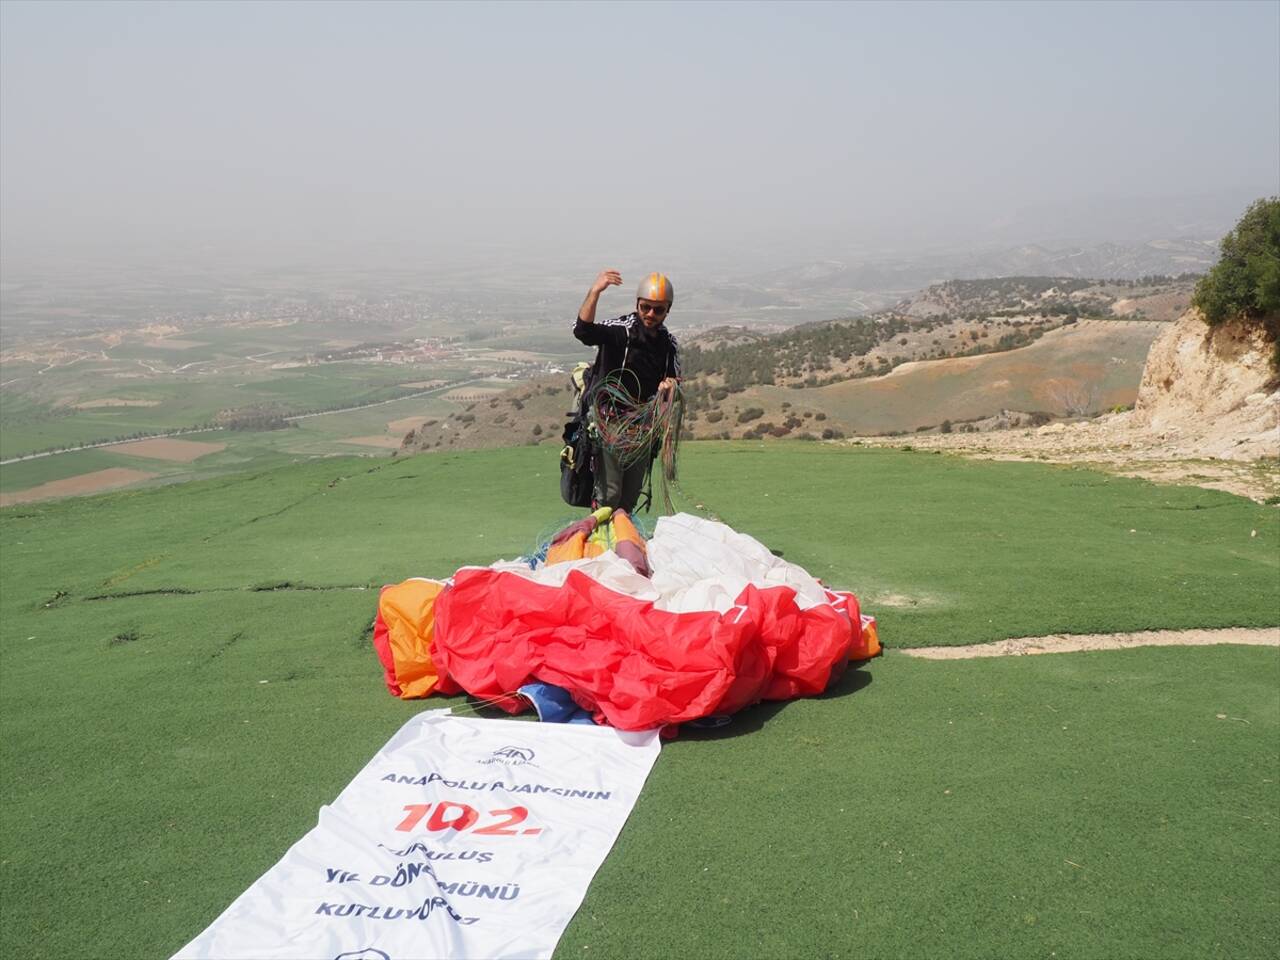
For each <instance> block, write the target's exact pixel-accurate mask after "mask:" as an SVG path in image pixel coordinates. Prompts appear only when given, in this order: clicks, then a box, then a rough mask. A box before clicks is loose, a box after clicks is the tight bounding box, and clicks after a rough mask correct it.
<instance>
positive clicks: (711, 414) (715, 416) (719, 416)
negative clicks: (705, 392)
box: [707, 410, 724, 423]
mask: <svg viewBox="0 0 1280 960" xmlns="http://www.w3.org/2000/svg"><path fill="white" fill-rule="evenodd" d="M723 419H724V411H723V410H708V411H707V423H719V422H720V421H721V420H723Z"/></svg>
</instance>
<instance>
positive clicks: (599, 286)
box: [591, 270, 622, 296]
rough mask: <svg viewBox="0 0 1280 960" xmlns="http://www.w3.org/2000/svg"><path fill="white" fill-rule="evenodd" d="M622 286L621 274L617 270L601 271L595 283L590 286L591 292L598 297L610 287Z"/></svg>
mask: <svg viewBox="0 0 1280 960" xmlns="http://www.w3.org/2000/svg"><path fill="white" fill-rule="evenodd" d="M620 286H622V274H620V273H619V272H618V271H617V270H601V271H600V274H599V276H597V277H596V282H595V283H593V284H592V285H591V292H592V293H594V294H596V296H599V295H600V294H602V293H604V292H605V291H606V290H608V289H609V288H610V287H620Z"/></svg>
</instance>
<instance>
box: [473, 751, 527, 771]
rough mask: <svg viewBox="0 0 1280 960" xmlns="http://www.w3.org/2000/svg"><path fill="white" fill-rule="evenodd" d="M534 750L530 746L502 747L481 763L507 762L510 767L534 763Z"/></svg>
mask: <svg viewBox="0 0 1280 960" xmlns="http://www.w3.org/2000/svg"><path fill="white" fill-rule="evenodd" d="M533 756H534V754H533V751H532V750H530V749H529V748H528V747H500V748H499V749H497V750H495V751H493V756H492V757H491V758H490V759H488V760H481V761H480V762H481V763H505V764H506V765H507V766H508V767H523V766H524V765H525V764H526V763H533Z"/></svg>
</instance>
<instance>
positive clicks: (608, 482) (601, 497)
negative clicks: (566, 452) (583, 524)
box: [596, 447, 653, 513]
mask: <svg viewBox="0 0 1280 960" xmlns="http://www.w3.org/2000/svg"><path fill="white" fill-rule="evenodd" d="M652 460H653V452H652V451H650V452H649V454H648V456H643V457H641V458H640V459H638V460H637V461H636V462H635V463H633V464H631V466H629V467H626V468H624V467H623V466H622V464H621V463H619V462H618V458H617V457H615V456H613V454H611V453H609V451H607V450H605V449H603V448H602V447H597V448H596V502H597V503H598V504H599V505H600V506H602V507H613V508H614V509H615V510H625V511H627V513H632V512H633V511H634V510H635V508H636V501H637V500H639V499H640V491H641V490H642V489H644V477H645V474H646V473H647V472H648V470H649V464H650V463H651V462H652Z"/></svg>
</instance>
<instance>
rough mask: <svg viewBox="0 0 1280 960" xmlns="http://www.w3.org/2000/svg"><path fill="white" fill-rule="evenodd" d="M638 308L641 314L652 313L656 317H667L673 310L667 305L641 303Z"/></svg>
mask: <svg viewBox="0 0 1280 960" xmlns="http://www.w3.org/2000/svg"><path fill="white" fill-rule="evenodd" d="M636 307H637V309H638V310H639V311H640V312H641V313H652V314H653V315H654V316H655V317H665V316H666V315H667V311H668V310H670V309H671V307H670V306H668V305H667V304H665V303H639V304H637V305H636Z"/></svg>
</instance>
